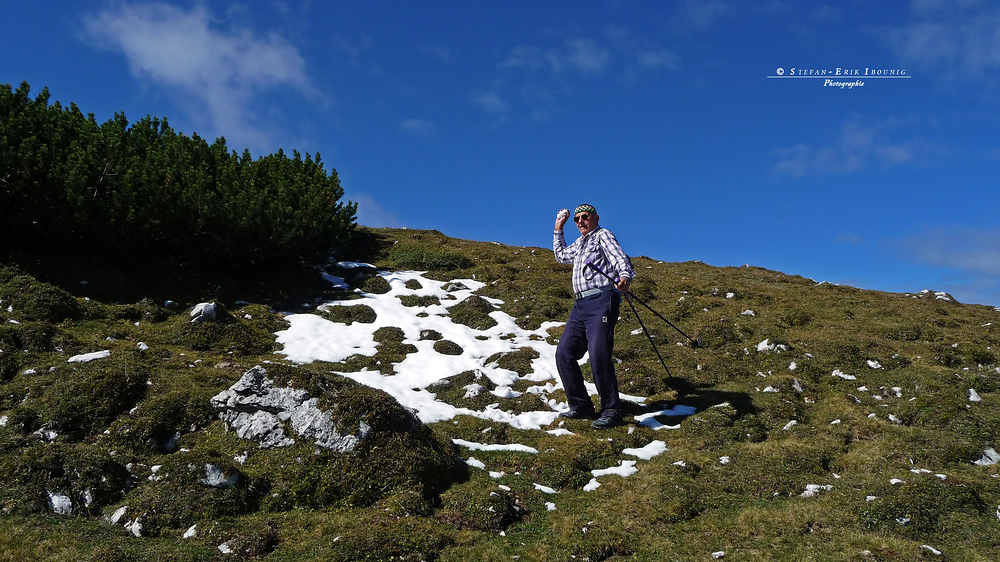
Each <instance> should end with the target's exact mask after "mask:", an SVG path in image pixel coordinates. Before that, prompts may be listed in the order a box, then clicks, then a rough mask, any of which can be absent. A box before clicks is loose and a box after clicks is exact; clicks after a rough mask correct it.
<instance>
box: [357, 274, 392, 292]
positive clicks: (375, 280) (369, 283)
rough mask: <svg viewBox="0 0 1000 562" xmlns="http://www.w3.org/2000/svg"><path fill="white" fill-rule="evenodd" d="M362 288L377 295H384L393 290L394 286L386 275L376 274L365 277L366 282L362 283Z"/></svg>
mask: <svg viewBox="0 0 1000 562" xmlns="http://www.w3.org/2000/svg"><path fill="white" fill-rule="evenodd" d="M361 290H362V291H364V292H366V293H372V294H375V295H384V294H386V293H388V292H389V291H391V290H392V286H391V285H389V282H388V281H386V280H385V278H384V277H381V276H379V275H375V276H372V277H369V278H367V279H365V282H364V283H363V284H362V285H361Z"/></svg>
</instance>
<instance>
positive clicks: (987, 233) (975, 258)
mask: <svg viewBox="0 0 1000 562" xmlns="http://www.w3.org/2000/svg"><path fill="white" fill-rule="evenodd" d="M899 246H900V248H901V249H902V250H903V252H904V254H905V255H907V256H909V257H910V258H912V259H914V260H916V261H918V262H920V263H925V264H928V265H933V266H936V267H947V268H951V269H958V270H962V271H969V272H974V273H985V274H988V275H990V276H994V277H996V276H1000V230H986V229H976V228H967V227H955V228H947V229H946V228H935V229H931V230H927V231H924V232H921V233H918V234H913V235H910V236H908V237H906V238H903V239H902V240H901V241H900V242H899Z"/></svg>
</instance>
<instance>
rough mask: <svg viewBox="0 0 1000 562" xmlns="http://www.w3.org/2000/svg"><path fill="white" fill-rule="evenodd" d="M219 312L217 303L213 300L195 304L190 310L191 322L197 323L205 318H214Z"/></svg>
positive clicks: (205, 319)
mask: <svg viewBox="0 0 1000 562" xmlns="http://www.w3.org/2000/svg"><path fill="white" fill-rule="evenodd" d="M218 313H219V305H217V304H215V303H214V302H202V303H198V304H197V305H195V307H194V309H193V310H192V311H191V323H192V324H197V323H199V322H205V321H207V320H215V317H216V316H217V315H218Z"/></svg>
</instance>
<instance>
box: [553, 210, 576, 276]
mask: <svg viewBox="0 0 1000 562" xmlns="http://www.w3.org/2000/svg"><path fill="white" fill-rule="evenodd" d="M568 219H569V209H562V210H560V211H559V213H558V214H556V225H555V230H553V231H552V252H553V253H555V255H556V261H557V262H558V263H573V257H574V256H573V255H572V252H569V251H567V249H566V248H567V247H566V236H565V235H564V234H563V227H564V226H566V221H567V220H568Z"/></svg>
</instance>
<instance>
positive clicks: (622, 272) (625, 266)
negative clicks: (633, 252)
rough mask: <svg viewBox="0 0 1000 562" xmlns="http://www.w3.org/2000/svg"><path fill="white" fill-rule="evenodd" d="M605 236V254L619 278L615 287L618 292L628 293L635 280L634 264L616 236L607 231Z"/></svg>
mask: <svg viewBox="0 0 1000 562" xmlns="http://www.w3.org/2000/svg"><path fill="white" fill-rule="evenodd" d="M604 234H605V244H603V246H604V252H605V255H606V256H607V258H608V261H609V262H611V269H612V270H614V272H615V275H616V276H617V277H618V283H617V284H616V285H615V286H616V287H618V290H619V291H621V292H623V293H627V292H628V287H629V285H631V284H632V279H634V278H635V271H633V270H632V264H631V262H630V261H629V259H628V256H627V255H625V251H624V250H622V247H621V245H619V244H618V239H617V238H615V235H614V234H611V233H610V232H608V231H607V230H605V231H604Z"/></svg>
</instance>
